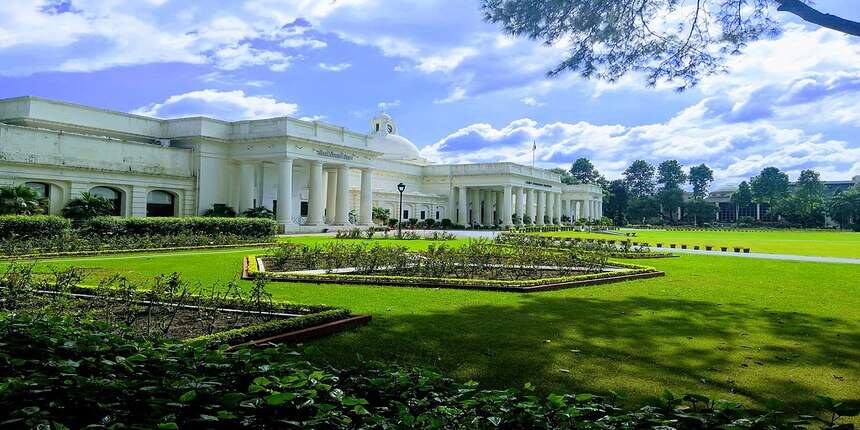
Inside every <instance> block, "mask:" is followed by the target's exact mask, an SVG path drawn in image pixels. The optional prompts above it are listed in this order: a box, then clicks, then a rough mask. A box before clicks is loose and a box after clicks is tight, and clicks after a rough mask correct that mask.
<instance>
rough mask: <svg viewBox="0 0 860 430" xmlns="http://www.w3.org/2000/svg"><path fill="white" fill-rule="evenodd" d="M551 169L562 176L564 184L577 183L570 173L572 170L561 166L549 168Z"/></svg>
mask: <svg viewBox="0 0 860 430" xmlns="http://www.w3.org/2000/svg"><path fill="white" fill-rule="evenodd" d="M549 171H550V172H552V173H556V174H558V175H559V176H560V177H561V183H562V184H566V185H572V184H575V183H576V180H575V179H574V178H573V176H571V175H570V172H568V171H567V170H564V169H562V168H561V167H554V168H552V169H549Z"/></svg>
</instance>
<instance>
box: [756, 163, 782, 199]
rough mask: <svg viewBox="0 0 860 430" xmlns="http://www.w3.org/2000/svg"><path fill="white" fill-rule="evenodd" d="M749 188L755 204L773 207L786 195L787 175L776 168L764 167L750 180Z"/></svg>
mask: <svg viewBox="0 0 860 430" xmlns="http://www.w3.org/2000/svg"><path fill="white" fill-rule="evenodd" d="M750 188H751V189H752V194H753V198H754V199H755V201H756V202H758V203H767V204H769V205H773V204H774V203H776V202H778V201H779V200H780V199H782V198H784V197H785V196H786V195H788V175H786V174H785V173H783V172H781V171H780V170H779V169H777V168H776V167H765V168H764V169H763V170H762V171H761V173H759V174H758V176H755V177H753V178H752V179H751V180H750Z"/></svg>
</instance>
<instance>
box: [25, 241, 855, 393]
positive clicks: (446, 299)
mask: <svg viewBox="0 0 860 430" xmlns="http://www.w3.org/2000/svg"><path fill="white" fill-rule="evenodd" d="M299 240H301V241H305V242H317V241H321V240H326V239H324V238H303V239H299ZM386 243H388V242H386ZM398 243H405V244H407V245H409V246H412V247H420V246H426V242H423V243H422V242H419V241H415V242H412V241H410V242H398ZM449 243H452V242H449ZM453 243H456V242H453ZM248 251H249V250H247V249H246V250H229V251H219V252H215V251H205V252H199V253H176V254H173V255H165V254H156V255H149V256H121V257H114V258H110V257H95V258H87V259H77V260H56V261H48V262H43V263H40V265H41V266H47V265H53V266H55V267H61V266H69V265H76V266H81V267H89V268H93V269H95V270H96V271H97V272H98V273H100V274H108V273H123V274H128V275H130V276H133V277H135V278H147V277H152V276H155V275H157V274H159V273H169V272H173V271H177V272H181V273H182V274H183V275H184V277H185V278H187V279H190V280H194V281H199V282H201V283H212V282H215V281H227V280H229V279H234V278H236V277H237V276H238V274H239V268H240V263H241V259H242V257H243V256H244V255H247V254H248ZM641 264H644V265H648V266H653V267H657V268H658V269H660V270H663V271H665V272H666V273H667V276H666V277H665V278H659V279H651V280H642V281H633V282H627V283H621V284H612V285H603V286H594V287H584V288H578V289H569V290H562V291H555V292H546V293H539V294H530V295H529V294H515V293H494V292H480V291H460V290H444V289H438V290H437V289H419V288H399V287H373V286H339V285H309V284H278V283H273V284H270V290H271V291H272V292H273V294H274V295H275V297H276V298H277V299H280V300H288V301H294V302H301V303H319V304H327V305H333V306H342V307H347V308H350V309H352V310H353V311H354V312H358V313H370V314H372V315H373V318H374V320H373V322H372V323H371V324H370V325H369V326H367V327H364V328H361V329H359V330H357V331H354V332H350V333H344V334H339V335H335V336H331V337H328V338H325V339H322V340H318V341H315V342H313V344H312V345H313V348H311V357H312V359H314V360H317V361H321V362H331V363H336V364H338V365H349V364H355V365H360V364H362V363H365V362H367V361H368V360H381V361H390V362H397V363H401V364H406V365H417V366H425V367H435V368H439V369H441V370H444V371H445V372H446V373H447V374H448V375H450V376H453V377H456V378H460V379H463V380H465V379H474V380H477V381H480V382H482V383H483V384H484V385H486V386H492V387H505V386H511V385H521V384H524V383H526V382H532V383H533V384H535V385H537V386H538V387H540V389H541V390H543V391H561V390H565V391H575V392H583V391H589V392H608V391H610V390H615V391H619V390H623V391H627V392H628V393H630V394H631V395H632V396H633V398H634V399H641V398H643V397H648V396H654V395H658V394H659V393H660V392H661V391H662V390H663V389H664V388H669V389H670V390H672V391H674V392H676V394H683V393H687V392H696V393H706V394H712V395H713V396H715V397H719V398H731V399H736V400H741V401H744V402H745V403H747V404H753V405H758V406H761V405H762V404H763V403H764V402H765V401H766V400H767V399H769V398H780V399H783V400H786V401H788V402H790V403H791V404H795V405H798V406H803V404H804V403H806V404H808V403H810V402H811V401H812V400H813V398H814V396H815V395H816V394H823V395H828V396H832V397H835V398H841V399H858V398H860V283H858V281H857V280H858V279H860V266H856V265H840V264H824V263H798V262H785V261H769V260H753V259H742V258H732V257H721V258H716V257H708V256H693V255H683V256H681V257H680V258H673V259H661V260H647V261H641Z"/></svg>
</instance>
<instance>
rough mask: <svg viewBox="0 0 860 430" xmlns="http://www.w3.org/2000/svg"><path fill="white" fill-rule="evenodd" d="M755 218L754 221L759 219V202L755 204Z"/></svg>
mask: <svg viewBox="0 0 860 430" xmlns="http://www.w3.org/2000/svg"><path fill="white" fill-rule="evenodd" d="M755 219H756V221H761V204H759V203H756V204H755Z"/></svg>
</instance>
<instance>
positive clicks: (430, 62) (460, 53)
mask: <svg viewBox="0 0 860 430" xmlns="http://www.w3.org/2000/svg"><path fill="white" fill-rule="evenodd" d="M477 53H478V51H477V50H476V49H474V48H470V47H462V48H456V49H452V50H450V51H448V52H446V53H444V54H441V55H431V56H427V57H422V58H420V59H419V60H418V66H417V69H418V70H420V71H422V72H424V73H435V72H450V71H452V70H454V69H456V68H457V66H459V65H460V63H462V62H463V60H465V59H467V58H469V57H473V56H475V55H477Z"/></svg>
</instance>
